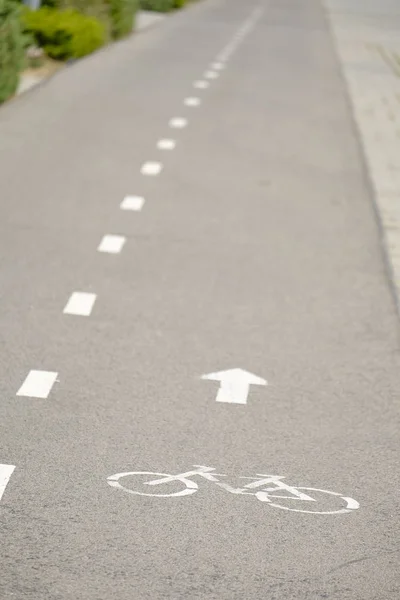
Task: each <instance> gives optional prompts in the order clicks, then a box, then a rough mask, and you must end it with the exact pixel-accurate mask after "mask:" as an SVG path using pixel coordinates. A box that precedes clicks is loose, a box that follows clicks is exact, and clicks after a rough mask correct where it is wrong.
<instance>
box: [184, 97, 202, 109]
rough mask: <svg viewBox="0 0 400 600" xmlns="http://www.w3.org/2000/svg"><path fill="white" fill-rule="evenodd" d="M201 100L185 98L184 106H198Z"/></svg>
mask: <svg viewBox="0 0 400 600" xmlns="http://www.w3.org/2000/svg"><path fill="white" fill-rule="evenodd" d="M200 104H201V100H200V98H185V100H184V105H185V106H192V107H194V106H200Z"/></svg>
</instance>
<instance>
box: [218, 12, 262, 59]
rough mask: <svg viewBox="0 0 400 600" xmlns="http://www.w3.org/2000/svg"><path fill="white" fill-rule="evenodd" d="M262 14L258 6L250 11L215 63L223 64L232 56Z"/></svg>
mask: <svg viewBox="0 0 400 600" xmlns="http://www.w3.org/2000/svg"><path fill="white" fill-rule="evenodd" d="M263 12H264V8H263V7H262V6H258V7H256V8H255V9H254V10H252V12H251V14H250V16H249V17H248V18H247V19H246V21H245V22H244V23H243V25H242V26H241V27H240V29H238V31H237V32H236V33H235V35H234V36H233V37H232V39H231V41H230V42H229V43H228V44H227V45H226V46H225V48H224V49H223V50H221V52H220V54H219V55H218V57H217V62H221V63H224V62H226V61H227V60H228V59H229V58H230V57H231V56H232V54H233V53H234V52H235V51H236V50H237V48H238V46H239V44H241V43H242V42H243V40H244V38H245V36H246V35H248V34H249V33H250V31H251V30H252V29H253V28H254V26H255V25H256V23H257V21H258V20H259V19H260V17H261V16H262V14H263ZM213 68H214V67H213Z"/></svg>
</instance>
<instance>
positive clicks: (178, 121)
mask: <svg viewBox="0 0 400 600" xmlns="http://www.w3.org/2000/svg"><path fill="white" fill-rule="evenodd" d="M187 124H188V120H187V119H184V118H182V117H174V118H173V119H171V120H170V122H169V126H170V127H172V128H174V129H183V128H184V127H186V126H187Z"/></svg>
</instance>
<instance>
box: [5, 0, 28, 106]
mask: <svg viewBox="0 0 400 600" xmlns="http://www.w3.org/2000/svg"><path fill="white" fill-rule="evenodd" d="M23 64H24V36H23V31H22V28H21V23H20V8H19V6H18V4H16V3H15V2H13V1H12V0H0V103H1V102H4V100H7V98H9V97H10V96H12V95H13V94H14V93H15V91H16V89H17V87H18V81H19V73H20V71H21V69H22V67H23Z"/></svg>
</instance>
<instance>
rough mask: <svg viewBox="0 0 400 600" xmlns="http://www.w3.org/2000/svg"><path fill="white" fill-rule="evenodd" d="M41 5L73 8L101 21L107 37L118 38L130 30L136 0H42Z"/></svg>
mask: <svg viewBox="0 0 400 600" xmlns="http://www.w3.org/2000/svg"><path fill="white" fill-rule="evenodd" d="M42 6H48V7H50V8H58V9H59V10H68V9H71V8H73V9H74V10H77V11H78V12H79V13H81V14H83V15H86V16H88V17H95V18H96V19H98V20H99V21H100V22H101V23H103V25H104V27H105V30H106V32H107V39H111V38H112V39H119V38H121V37H124V36H125V35H128V34H129V33H131V32H132V30H133V26H134V20H135V14H136V11H137V8H138V0H42Z"/></svg>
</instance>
